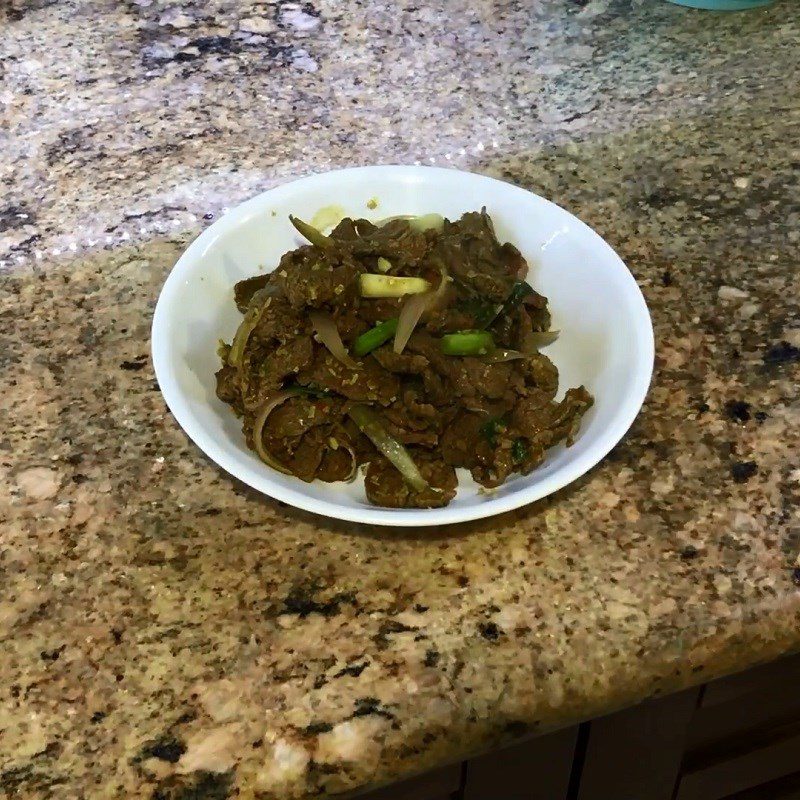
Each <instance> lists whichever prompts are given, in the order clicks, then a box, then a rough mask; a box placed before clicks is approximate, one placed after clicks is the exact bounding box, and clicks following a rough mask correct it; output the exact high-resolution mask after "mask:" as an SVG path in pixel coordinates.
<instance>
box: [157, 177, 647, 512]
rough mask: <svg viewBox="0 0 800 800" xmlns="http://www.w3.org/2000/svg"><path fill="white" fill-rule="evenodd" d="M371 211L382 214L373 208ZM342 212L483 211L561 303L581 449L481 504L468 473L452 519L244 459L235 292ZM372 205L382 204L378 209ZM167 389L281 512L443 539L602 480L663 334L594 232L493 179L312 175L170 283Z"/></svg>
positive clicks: (259, 206)
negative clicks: (330, 211)
mask: <svg viewBox="0 0 800 800" xmlns="http://www.w3.org/2000/svg"><path fill="white" fill-rule="evenodd" d="M373 198H376V199H377V200H378V205H377V207H376V208H374V209H370V208H369V207H368V202H369V201H371V200H372V199H373ZM331 204H337V205H339V206H341V207H342V208H343V210H344V211H345V212H346V213H347V214H348V215H349V216H353V217H366V218H367V219H374V220H378V219H382V218H384V217H389V216H393V215H395V214H424V213H430V212H438V213H440V214H443V215H444V216H446V217H449V218H450V219H453V218H457V217H458V216H460V215H461V214H462V213H463V212H465V211H474V210H477V209H480V208H481V206H486V208H487V210H488V212H489V214H490V215H491V217H492V219H493V221H494V223H495V227H496V230H497V235H498V237H499V238H500V240H501V241H504V240H508V241H510V242H513V243H514V244H515V245H516V246H517V247H518V248H519V249H520V250H521V251H522V254H523V255H524V256H525V258H526V259H527V260H528V262H529V263H530V265H531V270H530V275H529V280H530V282H531V283H532V285H533V286H534V288H536V289H537V290H538V291H539V292H541V293H542V294H544V295H546V296H547V297H548V298H549V300H550V309H551V312H552V316H553V328H558V329H560V330H561V335H560V336H559V338H558V340H557V341H556V342H555V343H554V344H552V345H550V346H549V347H548V348H547V349H546V353H547V355H548V356H549V357H550V358H551V359H552V360H553V361H554V362H555V364H556V365H557V366H558V369H559V373H560V379H559V387H560V395H561V394H563V392H564V391H565V390H566V389H567V388H569V387H571V386H579V385H580V384H583V385H584V386H586V388H587V389H588V390H589V391H590V392H591V393H592V394H593V395H594V398H595V403H594V406H593V407H592V408H591V410H590V411H589V412H588V413H587V414H586V416H585V417H584V419H583V422H582V424H581V428H580V431H579V433H578V436H577V438H576V441H575V444H574V445H573V446H572V447H564V446H563V445H560V446H558V447H555V448H553V449H552V450H550V451H549V453H548V455H547V459H546V460H545V462H544V463H543V464H542V465H541V466H540V467H539V468H538V469H536V470H535V471H534V472H532V473H531V474H530V475H518V476H514V477H512V478H511V479H510V480H508V481H507V482H506V483H504V484H503V485H502V486H501V487H499V488H498V489H497V490H495V491H493V492H485V491H479V487H478V486H477V484H475V483H473V482H472V480H471V479H470V478H469V475H468V473H466V472H465V471H463V470H460V471H459V490H458V494H457V496H456V497H455V498H454V499H453V501H452V502H451V503H450V504H449V505H448V506H446V507H445V508H436V509H389V508H381V507H379V506H374V505H372V504H370V503H369V502H368V501H367V498H366V496H365V494H364V486H363V481H362V480H358V481H356V482H354V483H352V484H345V483H322V482H321V481H315V482H314V483H311V484H308V483H304V482H303V481H301V480H299V479H298V478H294V477H292V476H287V475H283V474H281V473H279V472H276V471H275V470H272V469H270V467H268V466H266V465H265V464H263V463H262V462H261V461H260V460H259V459H258V457H257V456H256V455H255V453H253V452H252V451H250V450H248V448H247V446H246V445H245V440H244V436H243V434H242V432H241V425H240V422H239V420H238V419H237V418H236V417H235V416H234V414H233V413H232V412H231V410H230V408H229V407H228V406H227V405H226V404H225V403H223V402H221V401H220V400H218V399H217V397H216V394H215V379H214V373H215V371H216V370H217V369H218V368H219V359H218V357H217V354H216V349H217V341H218V340H219V339H220V338H222V339H225V340H226V341H230V340H231V337H232V335H233V333H234V331H235V330H236V327H237V325H238V323H239V321H240V320H241V314H240V313H239V312H238V311H237V310H236V307H235V306H234V303H233V284H234V283H235V282H236V281H238V280H240V279H242V278H245V277H249V276H251V275H254V274H256V273H257V272H259V271H262V270H263V271H270V270H272V269H274V267H275V265H276V264H277V263H278V260H279V258H280V256H281V255H282V254H283V253H285V252H286V251H287V250H290V249H292V248H294V247H296V246H298V244H300V239H299V237H298V235H297V233H296V232H295V230H294V228H293V227H292V226H291V225H290V223H289V219H288V216H289V214H290V213H291V214H296V215H298V216H299V217H301V218H303V219H306V220H310V219H311V218H312V217H313V216H314V214H315V213H316V212H317V211H319V210H320V209H321V208H324V207H326V206H329V205H331ZM370 205H372V203H370ZM152 336H153V342H152V348H153V363H154V366H155V371H156V376H157V378H158V383H159V386H160V387H161V391H162V392H163V394H164V399H165V400H166V402H167V405H168V406H169V408H170V410H171V411H172V413H173V414H174V415H175V418H176V419H177V420H178V422H179V423H180V425H181V426H182V427H183V429H184V430H185V431H186V433H187V434H188V435H189V437H190V438H191V439H192V440H193V441H194V442H195V443H196V444H197V446H198V447H200V449H201V450H203V451H204V452H205V453H206V454H207V455H208V456H209V457H210V458H212V459H213V460H214V461H216V462H217V464H219V465H220V466H221V467H222V468H223V469H225V470H227V471H228V472H229V473H231V474H232V475H235V476H236V477H237V478H239V479H240V480H242V481H244V482H245V483H247V484H249V485H250V486H252V487H253V488H254V489H258V490H259V491H260V492H263V493H264V494H267V495H270V496H271V497H274V498H276V499H278V500H283V501H284V502H286V503H291V504H292V505H294V506H298V507H299V508H304V509H307V510H308V511H314V512H316V513H318V514H325V515H327V516H329V517H336V518H338V519H346V520H353V521H357V522H366V523H374V524H380V525H410V526H420V525H439V524H444V523H452V522H461V521H463V520H469V519H477V518H479V517H487V516H490V515H492V514H498V513H500V512H502V511H508V510H509V509H512V508H517V507H518V506H522V505H525V504H526V503H530V502H532V501H533V500H538V499H539V498H541V497H544V496H545V495H548V494H550V493H551V492H554V491H556V490H557V489H560V488H562V487H563V486H566V485H567V484H568V483H570V482H571V481H574V480H575V479H576V478H578V477H579V476H581V475H583V474H584V473H585V472H586V471H587V470H589V469H591V467H593V466H594V465H595V464H596V463H597V462H598V461H600V459H601V458H603V456H605V455H606V453H608V451H609V450H611V448H612V447H613V446H614V445H615V444H616V443H617V442H618V441H619V440H620V439H621V438H622V436H623V434H624V433H625V431H626V430H627V429H628V427H629V426H630V424H631V423H632V422H633V420H634V418H635V417H636V414H637V413H638V411H639V409H640V407H641V405H642V402H643V400H644V397H645V394H646V392H647V387H648V385H649V383H650V376H651V373H652V368H653V329H652V324H651V322H650V315H649V313H648V311H647V306H646V305H645V302H644V298H643V297H642V293H641V292H640V291H639V287H638V286H637V285H636V282H635V281H634V279H633V276H632V275H631V274H630V272H629V271H628V270H627V268H626V267H625V264H624V263H623V262H622V261H621V259H620V258H619V256H617V254H616V253H615V252H614V251H613V250H612V249H611V247H609V245H608V244H606V242H604V241H603V239H601V238H600V236H598V235H597V234H596V233H595V232H594V231H592V230H591V229H590V228H589V227H587V226H586V225H584V223H582V222H581V221H580V220H578V219H576V218H575V217H574V216H572V214H569V213H568V212H566V211H564V209H562V208H559V207H558V206H556V205H554V204H553V203H551V202H549V201H548V200H545V199H544V198H542V197H538V196H537V195H535V194H532V193H531V192H527V191H525V190H524V189H520V188H518V187H516V186H512V185H510V184H508V183H503V182H501V181H498V180H494V179H493V178H488V177H485V176H482V175H474V174H471V173H467V172H458V171H456V170H450V169H434V168H430V167H404V166H383V167H363V168H358V169H345V170H340V171H336V172H327V173H324V174H321V175H311V176H309V177H306V178H301V179H300V180H296V181H293V182H292V183H287V184H284V185H282V186H279V187H277V188H275V189H271V190H269V191H267V192H264V193H263V194H260V195H258V197H254V198H253V199H252V200H248V201H247V202H246V203H243V204H242V205H240V206H238V207H237V208H234V209H233V210H232V211H230V212H229V213H227V214H226V215H225V216H224V217H222V218H221V219H220V220H219V221H218V222H216V223H214V224H213V225H212V226H211V227H209V228H208V229H207V230H206V231H204V232H203V233H202V234H201V235H200V236H199V237H198V238H197V239H196V240H195V241H194V242H193V243H192V244H191V245H190V247H189V248H188V249H187V250H186V252H185V253H184V254H183V255H182V256H181V258H180V259H179V260H178V263H177V264H176V265H175V267H174V269H173V270H172V272H171V273H170V275H169V277H168V278H167V281H166V283H165V284H164V288H163V289H162V291H161V296H160V297H159V299H158V305H157V306H156V311H155V316H154V318H153V331H152Z"/></svg>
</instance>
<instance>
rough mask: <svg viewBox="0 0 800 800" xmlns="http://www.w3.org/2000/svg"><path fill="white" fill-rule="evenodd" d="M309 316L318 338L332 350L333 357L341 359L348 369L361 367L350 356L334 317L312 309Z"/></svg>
mask: <svg viewBox="0 0 800 800" xmlns="http://www.w3.org/2000/svg"><path fill="white" fill-rule="evenodd" d="M308 316H309V319H310V320H311V324H312V325H313V326H314V332H315V333H316V334H317V338H318V339H319V340H320V342H322V344H324V345H325V347H327V348H328V350H330V351H331V354H332V355H333V357H334V358H336V359H337V360H338V361H341V362H342V364H344V365H345V366H346V367H347V368H348V369H361V366H360V365H359V364H357V363H356V362H355V361H353V359H352V358H350V354H349V353H348V352H347V348H346V347H345V346H344V342H342V337H341V336H339V331H338V330H337V329H336V323H335V322H334V321H333V319H331V317H329V316H328V315H327V314H323V313H322V312H321V311H312V312H311V313H310V314H309V315H308Z"/></svg>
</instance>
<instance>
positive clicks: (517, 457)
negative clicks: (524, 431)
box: [511, 438, 528, 464]
mask: <svg viewBox="0 0 800 800" xmlns="http://www.w3.org/2000/svg"><path fill="white" fill-rule="evenodd" d="M527 457H528V443H527V442H526V441H525V440H524V439H521V438H520V439H514V444H512V445H511V460H512V461H513V462H514V463H515V464H521V463H522V462H523V461H525V459H526V458H527Z"/></svg>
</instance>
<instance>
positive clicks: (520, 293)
mask: <svg viewBox="0 0 800 800" xmlns="http://www.w3.org/2000/svg"><path fill="white" fill-rule="evenodd" d="M532 292H533V287H532V286H531V285H530V284H529V283H528V282H527V281H517V282H516V283H515V284H514V285H513V286H512V287H511V291H510V292H509V293H508V297H506V299H505V300H504V301H503V302H502V303H501V304H500V305H499V306H497V307H496V308H494V309H493V310H491V309H490V310H487V311H486V312H485V313H484V314H483V315H481V317H480V318H479V319H477V320H476V321H475V324H476V325H477V326H478V327H479V328H480V329H481V330H483V329H484V328H488V327H489V326H490V325H491V324H492V323H493V322H494V321H495V320H496V319H497V318H498V317H505V316H508V314H510V313H511V312H512V311H513V310H514V309H515V308H517V306H519V304H520V303H521V302H522V301H523V300H524V299H525V298H526V297H527V296H528V295H529V294H531V293H532Z"/></svg>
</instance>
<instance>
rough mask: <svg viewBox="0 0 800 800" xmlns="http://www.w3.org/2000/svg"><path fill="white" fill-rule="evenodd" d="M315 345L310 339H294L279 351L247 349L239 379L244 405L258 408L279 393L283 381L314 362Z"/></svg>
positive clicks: (281, 346)
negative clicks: (271, 396)
mask: <svg viewBox="0 0 800 800" xmlns="http://www.w3.org/2000/svg"><path fill="white" fill-rule="evenodd" d="M313 357H314V345H313V343H312V341H311V339H310V338H309V337H307V336H303V337H298V338H297V339H292V340H290V341H288V342H286V344H282V345H279V346H278V347H276V348H274V349H273V348H263V347H258V346H256V347H250V346H249V345H248V347H247V348H246V349H245V353H244V359H243V361H244V363H243V368H242V372H241V377H240V382H241V383H240V385H241V390H242V402H243V404H244V407H245V408H247V409H255V408H257V407H258V406H259V405H261V403H263V402H264V400H266V399H267V398H268V397H269V396H270V395H272V394H274V393H275V392H277V391H280V389H281V387H282V385H283V382H284V381H285V380H286V379H287V378H289V377H294V376H295V375H297V374H298V373H299V372H300V371H301V370H303V369H305V368H306V367H308V366H309V365H310V364H311V363H312V359H313Z"/></svg>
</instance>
